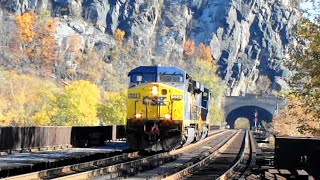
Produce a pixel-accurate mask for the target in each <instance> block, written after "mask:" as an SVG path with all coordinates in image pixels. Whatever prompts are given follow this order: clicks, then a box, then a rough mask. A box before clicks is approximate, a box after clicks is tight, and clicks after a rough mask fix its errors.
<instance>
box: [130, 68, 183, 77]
mask: <svg viewBox="0 0 320 180" xmlns="http://www.w3.org/2000/svg"><path fill="white" fill-rule="evenodd" d="M159 72H165V73H168V74H174V73H175V74H185V73H186V71H184V70H182V69H180V68H178V67H176V66H139V67H137V68H135V69H132V70H131V71H130V72H129V75H130V74H131V73H159Z"/></svg>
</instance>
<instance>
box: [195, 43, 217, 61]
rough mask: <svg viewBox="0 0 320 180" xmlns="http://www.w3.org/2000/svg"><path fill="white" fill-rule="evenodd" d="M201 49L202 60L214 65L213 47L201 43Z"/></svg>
mask: <svg viewBox="0 0 320 180" xmlns="http://www.w3.org/2000/svg"><path fill="white" fill-rule="evenodd" d="M199 48H200V49H199V56H200V59H202V60H205V61H208V62H209V63H211V64H213V63H214V61H213V57H212V54H211V47H210V46H206V45H205V44H203V43H200V46H199Z"/></svg>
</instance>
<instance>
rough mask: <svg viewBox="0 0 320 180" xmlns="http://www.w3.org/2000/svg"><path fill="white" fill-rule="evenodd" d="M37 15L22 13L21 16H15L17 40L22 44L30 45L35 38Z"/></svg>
mask: <svg viewBox="0 0 320 180" xmlns="http://www.w3.org/2000/svg"><path fill="white" fill-rule="evenodd" d="M36 19H37V15H36V14H34V13H24V14H23V15H22V16H16V23H17V26H18V29H19V31H18V33H19V39H20V41H21V42H22V43H30V42H31V41H32V40H33V38H34V37H35V32H34V26H35V21H36Z"/></svg>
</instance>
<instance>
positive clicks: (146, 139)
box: [126, 66, 210, 151]
mask: <svg viewBox="0 0 320 180" xmlns="http://www.w3.org/2000/svg"><path fill="white" fill-rule="evenodd" d="M128 76H129V79H130V82H129V89H128V102H127V122H126V134H127V143H128V145H129V147H130V148H131V149H135V150H152V151H160V150H165V151H166V150H171V149H174V148H177V147H179V146H181V145H183V144H189V143H192V142H193V141H198V140H200V139H203V138H205V137H206V136H207V135H208V131H209V123H208V122H209V119H208V113H209V104H210V91H209V89H208V88H206V87H204V85H202V84H201V83H199V82H198V81H196V80H194V79H193V78H192V77H191V76H190V75H189V74H188V73H187V72H186V71H184V70H182V69H180V68H178V67H173V66H140V67H137V68H135V69H132V70H131V71H130V72H129V74H128Z"/></svg>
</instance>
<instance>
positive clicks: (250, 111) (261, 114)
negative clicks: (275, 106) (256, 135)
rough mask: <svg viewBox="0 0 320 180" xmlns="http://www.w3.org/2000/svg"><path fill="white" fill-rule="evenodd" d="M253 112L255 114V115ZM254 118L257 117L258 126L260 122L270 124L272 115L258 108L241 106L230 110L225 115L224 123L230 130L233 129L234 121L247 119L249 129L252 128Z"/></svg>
mask: <svg viewBox="0 0 320 180" xmlns="http://www.w3.org/2000/svg"><path fill="white" fill-rule="evenodd" d="M255 112H257V114H256V115H255ZM255 117H257V120H258V124H260V123H261V121H262V120H264V121H266V122H267V123H269V122H271V121H272V118H273V115H272V113H271V112H269V111H267V110H266V109H264V108H261V107H258V106H242V107H239V108H237V109H234V110H232V111H231V112H230V113H229V114H228V115H227V118H226V121H227V124H228V125H229V126H230V128H231V129H234V124H235V121H236V120H237V119H238V118H247V119H249V121H250V127H254V124H255Z"/></svg>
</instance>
